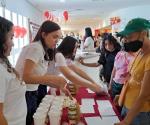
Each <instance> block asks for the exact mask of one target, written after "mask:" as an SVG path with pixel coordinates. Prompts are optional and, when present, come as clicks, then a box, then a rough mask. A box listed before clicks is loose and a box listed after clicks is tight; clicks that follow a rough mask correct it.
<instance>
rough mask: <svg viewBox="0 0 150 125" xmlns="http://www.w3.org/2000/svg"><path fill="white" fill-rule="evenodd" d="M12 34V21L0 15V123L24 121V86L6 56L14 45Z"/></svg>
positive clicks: (19, 124)
mask: <svg viewBox="0 0 150 125" xmlns="http://www.w3.org/2000/svg"><path fill="white" fill-rule="evenodd" d="M13 36H14V32H13V24H12V22H10V21H8V20H7V19H5V18H3V17H0V125H25V123H26V113H27V107H26V101H25V91H26V86H25V84H23V82H22V81H21V80H19V76H18V74H17V72H16V70H15V69H14V68H13V67H12V66H11V64H10V62H9V60H8V58H7V57H8V56H9V55H10V52H11V49H12V47H13V45H14V44H13Z"/></svg>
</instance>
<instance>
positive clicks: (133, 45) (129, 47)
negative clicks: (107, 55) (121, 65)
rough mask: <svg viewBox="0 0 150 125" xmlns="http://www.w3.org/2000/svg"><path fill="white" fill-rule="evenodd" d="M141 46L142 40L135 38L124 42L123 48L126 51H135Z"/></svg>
mask: <svg viewBox="0 0 150 125" xmlns="http://www.w3.org/2000/svg"><path fill="white" fill-rule="evenodd" d="M142 46H143V41H140V40H135V41H130V42H128V43H124V50H125V51H126V52H137V51H138V50H139V49H140V48H142Z"/></svg>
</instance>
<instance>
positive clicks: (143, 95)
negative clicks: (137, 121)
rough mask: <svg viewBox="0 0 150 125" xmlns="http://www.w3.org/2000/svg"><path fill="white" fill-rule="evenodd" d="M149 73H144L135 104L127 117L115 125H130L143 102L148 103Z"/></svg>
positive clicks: (149, 95)
mask: <svg viewBox="0 0 150 125" xmlns="http://www.w3.org/2000/svg"><path fill="white" fill-rule="evenodd" d="M149 76H150V71H146V72H145V74H144V78H143V82H142V83H141V84H142V86H141V90H140V94H139V96H138V98H137V99H136V101H135V103H134V104H133V106H132V107H131V109H130V110H129V112H128V114H127V116H126V117H125V119H124V120H123V121H122V122H121V123H117V124H115V125H130V124H131V122H132V120H133V119H134V118H135V117H136V115H137V114H138V113H139V112H140V109H141V108H142V106H143V104H144V102H146V101H150V91H149V89H150V84H149V81H150V77H149Z"/></svg>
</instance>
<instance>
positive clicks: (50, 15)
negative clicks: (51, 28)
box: [44, 11, 59, 22]
mask: <svg viewBox="0 0 150 125" xmlns="http://www.w3.org/2000/svg"><path fill="white" fill-rule="evenodd" d="M44 19H45V20H50V21H53V22H59V20H58V18H57V17H56V16H55V15H54V14H53V13H52V12H49V11H45V12H44Z"/></svg>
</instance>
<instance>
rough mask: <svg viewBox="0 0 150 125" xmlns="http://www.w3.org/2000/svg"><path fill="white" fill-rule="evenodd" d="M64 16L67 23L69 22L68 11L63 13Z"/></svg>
mask: <svg viewBox="0 0 150 125" xmlns="http://www.w3.org/2000/svg"><path fill="white" fill-rule="evenodd" d="M63 16H64V19H65V21H67V20H68V11H66V10H65V11H64V12H63Z"/></svg>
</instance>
